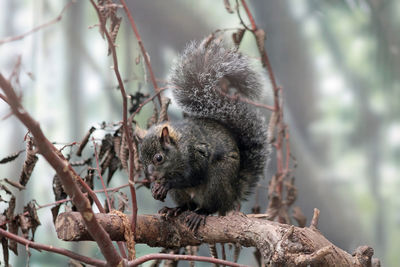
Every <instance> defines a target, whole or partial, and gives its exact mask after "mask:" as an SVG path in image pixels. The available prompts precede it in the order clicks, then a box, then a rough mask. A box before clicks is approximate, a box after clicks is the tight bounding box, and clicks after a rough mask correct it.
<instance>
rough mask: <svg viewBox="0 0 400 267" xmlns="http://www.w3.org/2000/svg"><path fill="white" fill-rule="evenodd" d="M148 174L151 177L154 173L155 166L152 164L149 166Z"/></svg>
mask: <svg viewBox="0 0 400 267" xmlns="http://www.w3.org/2000/svg"><path fill="white" fill-rule="evenodd" d="M147 172H148V173H149V174H150V175H151V174H153V172H154V165H153V164H150V165H149V166H147Z"/></svg>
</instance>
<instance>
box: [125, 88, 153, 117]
mask: <svg viewBox="0 0 400 267" xmlns="http://www.w3.org/2000/svg"><path fill="white" fill-rule="evenodd" d="M129 96H130V98H129V99H130V100H131V101H130V102H131V103H130V104H131V107H130V108H129V114H132V113H134V112H135V111H136V110H137V109H138V108H139V106H140V104H141V103H142V102H143V101H144V100H146V99H147V98H148V97H149V95H148V94H143V93H141V92H136V93H135V94H134V95H129Z"/></svg>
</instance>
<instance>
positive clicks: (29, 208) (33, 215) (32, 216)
mask: <svg viewBox="0 0 400 267" xmlns="http://www.w3.org/2000/svg"><path fill="white" fill-rule="evenodd" d="M24 212H28V213H29V222H30V228H31V231H32V240H33V239H34V237H35V232H36V228H37V227H38V226H39V225H40V224H41V223H40V220H39V217H38V215H37V211H36V207H35V203H34V200H31V201H29V202H28V204H27V205H26V206H25V207H24Z"/></svg>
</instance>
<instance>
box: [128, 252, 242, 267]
mask: <svg viewBox="0 0 400 267" xmlns="http://www.w3.org/2000/svg"><path fill="white" fill-rule="evenodd" d="M158 259H160V260H175V261H178V260H181V261H202V262H210V263H215V264H221V265H226V266H233V267H246V266H247V265H243V264H238V263H234V262H230V261H226V260H220V259H216V258H210V257H204V256H193V255H176V254H172V255H171V254H164V253H154V254H147V255H145V256H142V257H140V258H137V259H136V260H133V261H129V262H128V266H138V265H139V264H142V263H144V262H146V261H150V260H158Z"/></svg>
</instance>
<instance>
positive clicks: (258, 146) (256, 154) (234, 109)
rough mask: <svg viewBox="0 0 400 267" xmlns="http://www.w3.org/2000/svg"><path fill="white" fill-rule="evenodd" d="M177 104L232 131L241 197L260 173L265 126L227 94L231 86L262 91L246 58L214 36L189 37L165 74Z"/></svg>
mask: <svg viewBox="0 0 400 267" xmlns="http://www.w3.org/2000/svg"><path fill="white" fill-rule="evenodd" d="M170 82H171V83H172V85H173V94H174V97H175V99H176V101H177V102H178V104H179V105H180V106H181V107H182V108H183V110H184V111H185V112H187V113H189V114H190V115H191V116H196V117H201V118H211V119H214V120H216V121H218V122H220V123H222V124H224V125H225V126H226V127H228V128H229V129H230V130H231V131H232V132H233V133H234V134H235V136H236V138H237V140H238V146H239V150H240V159H241V163H240V165H241V166H240V173H239V179H240V183H242V186H241V188H243V189H244V190H242V192H243V194H242V195H241V198H245V195H247V194H248V193H249V192H250V190H251V188H252V187H253V186H254V185H255V183H256V182H257V181H258V180H259V178H260V177H262V176H263V175H264V167H265V165H266V161H267V156H268V155H267V130H266V129H267V126H266V123H265V120H264V118H263V117H262V116H261V114H259V112H257V111H256V110H255V109H254V107H253V106H250V105H249V104H246V103H244V102H241V101H240V100H239V101H238V100H233V99H232V98H231V97H229V95H232V92H230V91H231V89H235V90H236V93H239V94H240V95H242V96H245V97H247V98H249V99H256V98H258V97H259V96H260V94H261V91H262V88H263V86H262V83H261V77H260V74H259V73H258V72H256V71H255V70H254V69H253V68H252V66H251V64H250V61H249V59H248V58H247V57H246V56H244V55H242V54H240V53H239V52H237V51H236V50H235V49H225V48H224V47H223V45H222V44H221V43H220V42H215V41H213V42H211V43H205V42H203V43H201V44H197V43H196V42H192V43H190V44H189V45H188V46H187V48H186V49H185V51H184V52H183V54H182V55H181V56H180V58H179V59H178V62H177V63H176V64H174V68H173V70H172V72H171V75H170Z"/></svg>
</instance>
